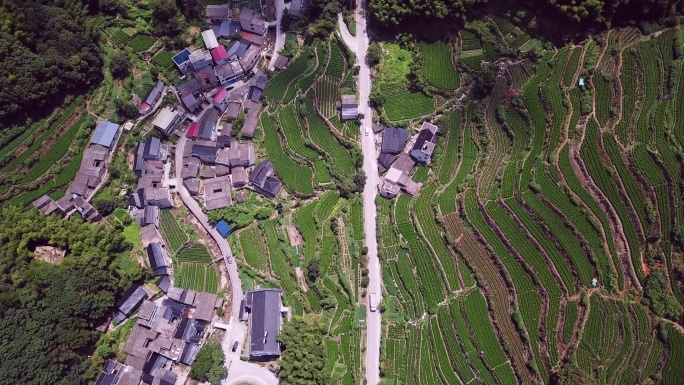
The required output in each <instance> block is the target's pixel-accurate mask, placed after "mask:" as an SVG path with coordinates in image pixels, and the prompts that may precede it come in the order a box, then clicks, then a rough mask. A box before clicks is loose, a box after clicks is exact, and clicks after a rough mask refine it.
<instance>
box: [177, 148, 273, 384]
mask: <svg viewBox="0 0 684 385" xmlns="http://www.w3.org/2000/svg"><path fill="white" fill-rule="evenodd" d="M186 143H187V137H186V136H185V134H183V135H182V136H181V137H180V138H179V139H178V143H177V144H176V187H177V189H178V193H179V194H180V197H181V199H182V200H183V203H185V205H186V206H187V207H188V209H189V210H190V211H191V212H192V213H193V214H194V215H195V217H197V220H198V221H199V222H200V223H201V224H202V226H204V228H205V229H206V230H207V231H208V232H209V234H211V236H212V237H213V238H214V240H215V241H216V243H217V244H218V246H219V249H220V250H221V254H222V255H223V256H225V257H227V258H230V259H234V258H233V252H232V251H231V249H230V245H229V244H228V242H227V241H226V240H225V238H223V237H222V236H221V234H219V232H218V231H216V229H215V228H214V227H213V226H211V225H210V224H209V219H208V218H207V216H206V214H204V212H203V211H202V208H201V207H200V205H199V204H198V203H197V201H196V200H195V199H194V198H193V197H192V196H191V195H190V193H189V192H188V190H187V189H186V188H185V186H183V179H182V178H181V171H182V169H183V149H184V148H185V144H186ZM226 266H227V267H228V276H229V277H230V285H231V290H232V294H233V301H232V302H233V306H232V312H231V315H230V321H229V322H228V329H227V330H226V332H225V336H224V338H223V341H222V343H221V345H222V346H223V352H224V353H225V354H226V361H225V366H226V367H227V368H228V369H229V370H228V378H226V379H225V380H223V382H222V383H223V384H225V385H229V384H239V383H240V382H242V381H243V380H247V379H249V380H250V381H251V382H253V383H254V385H277V384H278V382H279V381H278V378H277V377H276V376H275V375H274V374H273V373H271V372H270V371H269V370H267V369H264V368H262V367H261V366H259V365H257V364H252V363H249V362H244V361H241V360H240V351H241V350H242V347H243V344H244V341H245V336H246V335H247V327H246V325H245V324H244V323H241V322H240V319H239V316H240V301H241V300H242V298H243V297H244V295H243V293H242V282H241V281H240V276H239V275H238V271H237V264H236V263H235V262H233V263H231V264H226ZM235 341H239V343H240V348H239V349H238V350H237V352H233V351H232V346H233V343H234V342H235ZM245 376H249V377H250V378H246V377H245Z"/></svg>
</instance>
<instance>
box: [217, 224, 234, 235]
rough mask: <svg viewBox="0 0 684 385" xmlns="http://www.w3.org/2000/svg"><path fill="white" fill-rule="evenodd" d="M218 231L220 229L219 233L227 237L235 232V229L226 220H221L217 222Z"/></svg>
mask: <svg viewBox="0 0 684 385" xmlns="http://www.w3.org/2000/svg"><path fill="white" fill-rule="evenodd" d="M216 231H218V232H219V234H221V236H222V237H223V238H225V237H227V236H228V235H229V234H230V233H232V232H233V229H232V228H231V227H230V225H229V224H228V223H227V222H226V221H219V223H217V224H216Z"/></svg>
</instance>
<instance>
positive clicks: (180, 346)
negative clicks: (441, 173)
mask: <svg viewBox="0 0 684 385" xmlns="http://www.w3.org/2000/svg"><path fill="white" fill-rule="evenodd" d="M270 4H271V5H270V6H269V5H268V4H267V5H265V6H264V7H263V9H264V10H265V12H264V14H265V15H262V14H261V13H257V12H255V11H253V10H252V9H250V8H242V9H236V8H232V7H231V6H230V5H229V4H224V5H209V6H207V8H206V19H207V23H208V25H209V28H208V29H207V30H205V31H203V32H202V38H203V41H204V45H205V48H204V49H195V50H193V51H190V49H184V50H183V51H181V52H180V53H178V54H176V55H175V56H174V57H173V62H174V63H175V65H176V66H177V68H178V70H179V71H180V72H181V73H182V74H183V75H184V76H183V78H184V81H183V82H182V83H180V84H178V85H172V86H169V85H165V84H164V83H163V82H162V81H157V82H156V84H155V85H154V87H152V88H151V89H150V90H149V92H148V93H147V95H146V96H145V97H144V98H137V97H136V98H134V101H133V102H134V103H135V104H136V105H137V107H138V111H139V114H140V116H141V119H142V118H144V117H147V116H151V117H153V118H152V120H151V128H150V129H153V130H157V131H158V132H159V133H160V134H161V135H157V136H148V137H147V138H146V139H145V140H144V141H142V142H140V143H138V145H137V149H136V151H135V154H134V160H133V165H132V168H133V171H134V172H135V175H136V178H137V186H135V187H134V188H133V189H132V191H133V192H132V193H130V194H129V195H128V196H127V198H128V202H129V208H128V213H129V214H130V216H131V218H132V220H134V221H135V222H137V223H138V224H139V225H140V226H141V227H140V233H141V237H142V244H143V247H144V248H145V251H146V254H147V263H148V265H149V268H150V269H151V270H152V271H153V274H154V275H155V276H156V279H155V281H154V282H155V285H154V286H155V287H156V288H155V290H150V287H149V285H145V286H140V285H134V286H133V287H131V288H130V289H129V290H128V291H127V292H126V294H125V295H124V298H122V299H121V301H120V302H119V304H118V306H117V311H116V313H115V314H112V318H111V324H110V325H109V326H108V327H107V328H105V329H104V331H106V330H112V329H113V328H116V327H117V326H118V325H121V324H123V323H125V322H134V323H135V325H134V327H133V329H132V332H131V334H130V336H129V337H128V339H127V341H126V344H125V348H124V351H125V353H126V358H125V360H124V362H117V361H115V360H111V359H110V360H108V361H107V362H106V363H105V365H104V367H103V369H102V372H101V373H100V375H99V377H98V379H97V382H96V384H97V385H104V384H118V385H129V384H130V385H138V384H140V383H141V382H142V383H144V384H154V385H157V384H160V385H172V384H176V383H179V384H181V383H184V382H185V379H186V378H187V375H188V373H187V372H188V370H187V366H186V365H188V366H189V365H192V363H193V362H194V360H195V356H196V355H197V352H198V351H199V349H200V347H201V346H202V345H203V343H204V342H205V341H206V340H207V338H208V336H209V335H211V334H212V332H213V330H215V329H224V330H226V329H228V327H229V326H228V325H226V323H225V322H227V320H228V319H229V318H230V314H228V317H226V316H224V317H220V316H219V315H218V314H219V313H221V314H223V312H222V311H218V312H217V310H218V309H222V308H223V307H224V299H223V297H222V296H217V295H216V294H212V293H207V292H197V291H193V290H188V289H182V288H178V287H174V278H173V277H174V274H173V263H172V259H171V255H170V252H171V251H169V249H168V247H167V246H166V245H165V243H164V240H163V238H162V236H161V235H160V232H159V228H160V213H161V210H164V209H169V208H171V207H174V196H173V195H174V194H175V193H178V194H180V196H181V197H183V195H184V193H187V194H188V195H189V196H190V197H191V198H189V199H193V200H194V202H195V203H197V204H201V207H202V209H201V210H202V211H203V212H206V211H208V210H216V209H222V208H226V207H229V206H232V205H234V204H240V203H243V202H244V201H245V193H244V191H246V190H251V191H254V192H255V193H257V194H259V195H260V196H262V197H264V198H265V199H276V197H277V196H278V193H279V192H280V190H281V187H282V183H281V181H280V180H279V179H278V176H277V175H276V174H275V170H274V167H273V164H272V162H271V161H270V160H269V159H264V160H262V161H260V162H258V163H257V162H256V158H257V155H256V151H255V146H254V144H253V143H252V142H251V141H250V139H251V138H253V137H254V134H255V131H256V129H257V126H258V123H259V119H258V116H259V113H260V111H261V109H262V107H263V106H262V101H261V97H262V93H263V92H264V90H265V88H266V86H267V84H268V79H269V74H268V73H267V72H270V71H277V70H282V69H284V68H285V67H286V66H287V63H288V58H287V57H284V56H278V55H277V54H276V56H275V58H273V59H272V60H268V59H265V60H262V59H263V58H265V56H266V55H265V54H266V52H265V51H266V48H264V47H265V44H266V39H267V36H268V35H267V31H268V28H269V27H271V26H273V25H274V23H273V22H274V21H275V16H274V15H273V13H274V10H273V6H272V2H270ZM292 5H293V6H298V7H301V2H299V3H297V2H293V4H292ZM264 17H266V19H264ZM237 34H239V36H240V39H237V40H233V41H232V42H231V43H230V44H229V45H227V46H226V45H222V44H219V41H218V38H224V37H229V36H235V35H237ZM269 64H270V65H271V67H270V68H267V66H268V65H269ZM169 92H171V93H173V94H174V95H175V96H176V98H177V101H178V103H177V104H176V105H175V106H166V107H163V108H158V107H160V102H161V99H162V97H163V96H164V95H165V94H167V93H169ZM338 108H339V110H340V118H341V120H355V119H357V118H358V114H359V106H358V103H357V98H356V95H343V96H341V99H340V102H339V104H338ZM242 112H244V114H245V117H244V122H243V123H242V126H241V128H240V129H239V130H234V129H233V127H232V123H233V122H235V121H236V120H237V119H238V118H239V117H240V114H241V113H242ZM132 126H133V123H132V122H128V123H126V124H124V125H123V126H119V125H117V124H114V123H111V122H108V121H100V122H98V123H97V125H96V127H95V129H94V131H93V134H92V137H91V140H90V142H89V144H88V147H87V148H86V149H85V152H84V155H83V160H82V163H81V167H80V169H79V171H78V172H77V173H76V176H75V178H74V179H73V180H72V182H71V183H70V184H69V187H68V188H67V190H66V194H65V195H64V196H63V197H62V198H60V199H57V200H53V199H51V198H49V197H48V196H47V195H44V196H42V197H40V198H39V199H37V200H36V201H34V203H33V204H34V206H35V207H36V208H37V209H39V210H40V211H41V212H42V213H44V214H45V215H51V214H55V215H59V216H61V217H64V218H68V217H69V216H71V215H72V214H74V213H76V212H78V213H79V214H80V215H81V217H82V218H83V219H84V220H87V221H93V222H95V221H98V220H101V219H102V216H101V215H100V213H98V211H97V210H96V209H95V208H94V207H93V206H92V205H91V204H90V203H89V201H90V200H91V198H92V197H93V196H94V195H95V194H96V193H97V191H98V190H99V189H100V187H101V186H102V185H103V183H104V182H105V181H106V179H107V177H108V174H107V173H108V169H107V166H108V164H109V162H110V160H111V154H112V152H113V151H114V150H115V149H116V146H117V142H118V140H119V137H120V136H121V135H122V134H124V132H125V131H126V130H130V129H131V127H132ZM372 133H373V134H374V136H375V135H377V137H376V138H377V147H378V153H379V154H380V156H379V158H378V169H379V171H380V173H381V174H382V173H384V175H383V176H382V177H381V178H380V181H379V186H378V189H379V191H380V194H381V196H383V197H385V198H393V197H396V196H397V195H398V194H399V193H400V192H405V193H407V194H410V195H415V194H417V193H418V191H419V189H420V188H421V183H417V182H414V181H413V180H412V179H411V178H410V176H409V175H410V173H411V171H412V170H413V168H414V167H415V165H416V164H426V163H429V162H430V158H431V155H432V152H433V150H434V147H435V143H436V141H437V134H438V128H437V127H436V126H434V125H432V124H429V123H423V125H422V127H421V128H420V130H419V132H418V133H417V134H416V135H414V136H411V133H410V131H408V130H407V129H404V128H384V127H382V126H380V125H379V124H374V125H373V127H372ZM174 135H175V136H177V137H178V138H179V139H178V141H177V142H176V143H175V144H174V143H172V142H171V141H168V140H166V139H169V138H171V137H172V136H174ZM366 135H369V132H368V131H367V130H366ZM161 138H166V139H161ZM380 138H381V139H380ZM171 175H175V177H173V178H172V177H171ZM185 203H186V205H187V204H188V202H185ZM195 214H196V215H202V214H199V213H195ZM205 218H206V216H205ZM211 226H213V230H215V231H216V232H218V233H219V234H220V236H221V237H223V238H225V237H227V236H228V235H229V234H230V232H231V228H230V226H229V225H228V224H227V223H226V222H223V221H221V222H219V223H214V224H211ZM213 230H212V231H213ZM214 257H217V258H219V259H223V260H224V261H225V263H226V266H227V267H228V266H229V265H231V264H232V260H231V256H230V255H222V256H214ZM233 268H235V267H234V266H233ZM281 294H282V293H281V291H280V290H278V289H260V288H257V289H255V290H252V291H249V292H247V293H245V296H244V298H243V299H241V300H240V302H239V317H238V318H239V320H238V321H239V322H241V323H246V324H247V325H249V332H248V335H247V339H248V340H247V342H246V343H244V344H243V343H241V342H239V341H235V344H233V345H232V346H231V347H230V348H231V349H232V351H233V352H236V351H237V352H238V353H239V354H242V356H243V357H244V358H246V359H249V360H254V361H261V362H264V361H265V362H268V361H272V360H275V359H277V358H278V356H279V355H280V345H279V343H278V341H277V336H278V333H279V332H280V329H281V325H282V322H283V316H284V315H285V316H287V314H288V309H287V308H285V307H283V305H282V299H281ZM235 305H238V304H237V303H232V304H231V306H235ZM243 345H244V347H243Z"/></svg>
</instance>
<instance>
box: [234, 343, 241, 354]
mask: <svg viewBox="0 0 684 385" xmlns="http://www.w3.org/2000/svg"><path fill="white" fill-rule="evenodd" d="M239 345H240V343H239V342H237V341H235V343H234V344H233V351H234V352H235V351H237V348H238V346H239Z"/></svg>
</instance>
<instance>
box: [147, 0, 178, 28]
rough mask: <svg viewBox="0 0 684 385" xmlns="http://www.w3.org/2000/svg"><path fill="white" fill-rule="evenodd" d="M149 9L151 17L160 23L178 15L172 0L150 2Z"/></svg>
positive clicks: (153, 0)
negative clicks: (150, 9)
mask: <svg viewBox="0 0 684 385" xmlns="http://www.w3.org/2000/svg"><path fill="white" fill-rule="evenodd" d="M150 8H152V17H153V18H154V19H155V20H156V21H158V22H160V23H166V22H169V21H171V19H173V18H174V17H176V15H177V14H178V8H177V7H176V2H175V1H173V0H152V2H151V3H150Z"/></svg>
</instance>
